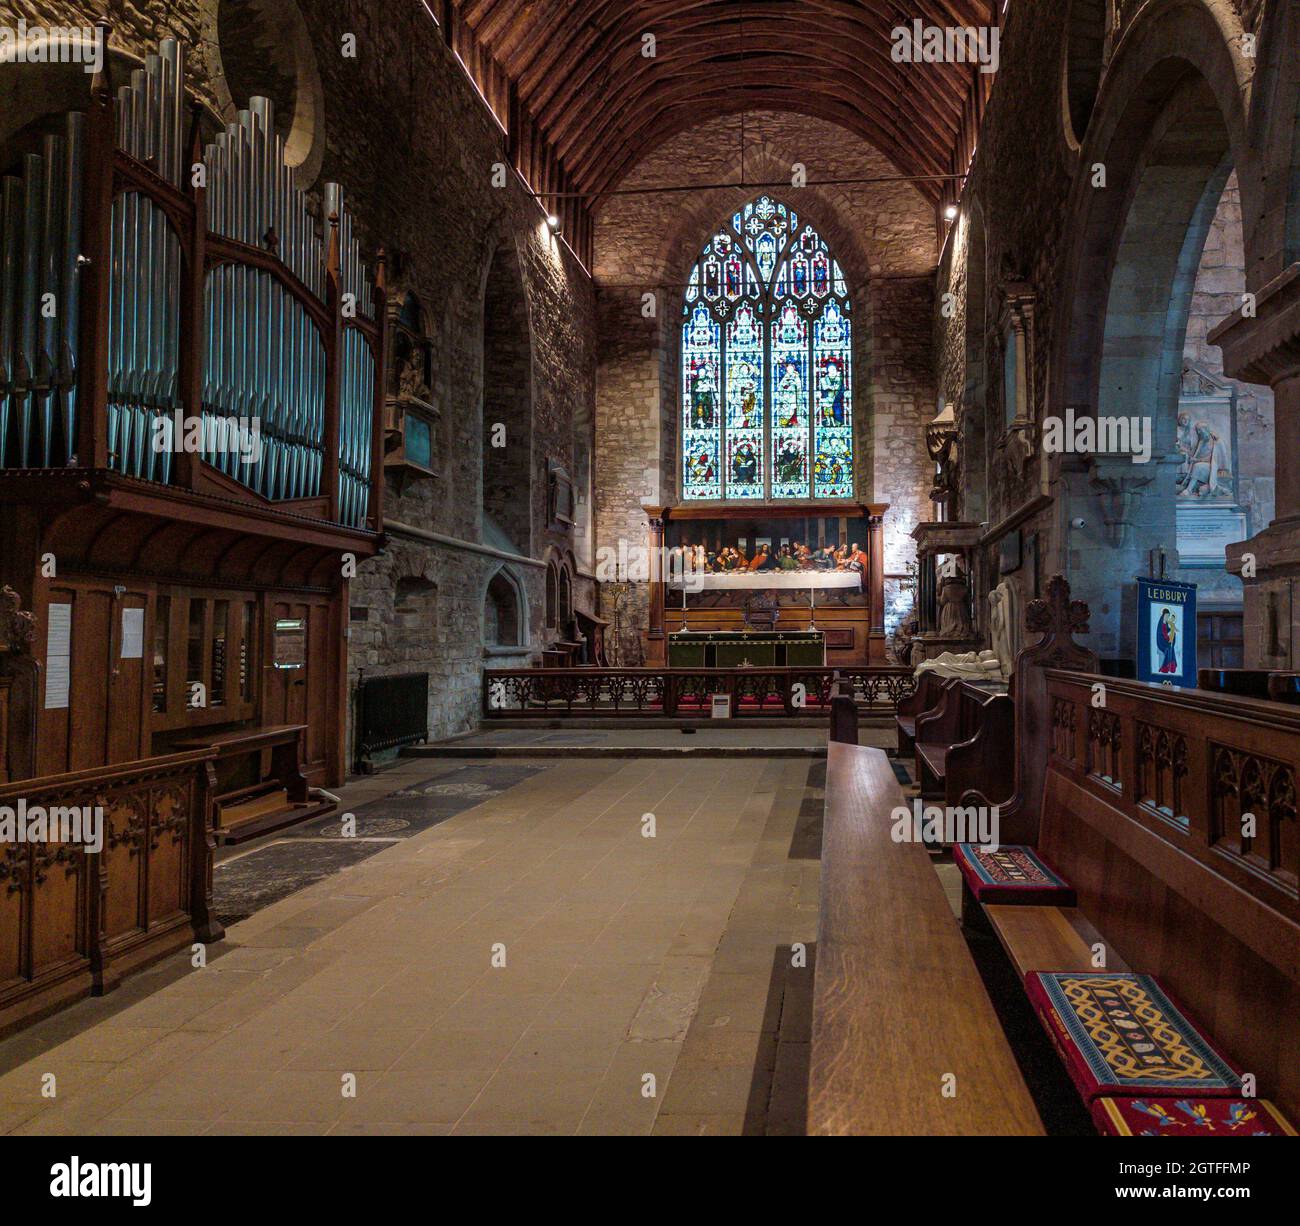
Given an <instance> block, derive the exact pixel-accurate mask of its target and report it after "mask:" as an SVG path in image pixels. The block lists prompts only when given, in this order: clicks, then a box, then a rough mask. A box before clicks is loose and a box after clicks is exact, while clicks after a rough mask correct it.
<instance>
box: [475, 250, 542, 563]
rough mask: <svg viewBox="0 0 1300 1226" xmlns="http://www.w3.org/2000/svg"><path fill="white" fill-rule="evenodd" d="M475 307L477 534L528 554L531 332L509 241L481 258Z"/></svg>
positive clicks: (520, 275) (517, 264) (523, 290)
mask: <svg viewBox="0 0 1300 1226" xmlns="http://www.w3.org/2000/svg"><path fill="white" fill-rule="evenodd" d="M482 303H483V316H482V318H483V333H482V336H483V347H482V362H483V367H482V369H483V382H482V387H483V435H482V440H483V462H482V482H483V484H482V489H483V499H482V513H483V535H484V539H485V540H493V539H494V537H495V538H499V539H500V543H504V544H507V545H509V546H510V547H512V548H513V549H514V550H515V551H516V552H519V553H523V554H531V552H532V524H533V342H532V327H531V324H530V320H529V309H528V293H527V288H526V285H525V281H524V274H523V266H522V261H521V260H520V257H519V252H518V249H517V247H516V245H515V243H514V241H513V240H512V239H510V238H508V237H507V238H503V239H501V240H500V241H498V242H497V243H496V244H495V247H494V248H493V250H492V254H491V257H490V259H489V260H488V263H487V268H486V271H485V274H484V277H483V297H482Z"/></svg>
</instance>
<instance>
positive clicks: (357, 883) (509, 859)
mask: <svg viewBox="0 0 1300 1226" xmlns="http://www.w3.org/2000/svg"><path fill="white" fill-rule="evenodd" d="M536 765H537V767H538V769H537V770H535V771H534V772H531V773H527V772H523V771H520V772H519V773H520V774H526V777H524V778H522V779H521V780H520V781H518V782H515V783H513V785H512V786H508V787H507V788H506V790H503V791H500V792H494V791H492V789H491V788H489V789H488V792H489V793H490V794H489V795H487V796H486V797H485V798H484V799H483V800H482V801H481V803H479V802H477V801H476V802H475V803H473V804H472V806H471V807H463V806H462V807H460V808H459V809H456V807H455V806H452V808H451V809H449V810H447V811H446V812H439V813H438V814H437V820H436V821H433V822H432V824H428V823H427V822H426V823H424V824H421V823H420V822H415V823H413V824H412V826H411V828H408V829H407V830H406V831H405V832H404V833H396V834H394V833H393V832H392V831H389V833H386V834H383V835H382V837H378V840H377V841H378V843H379V844H380V845H379V847H378V849H377V850H375V851H374V853H373V854H370V855H368V856H366V857H365V858H364V859H361V860H359V861H358V862H355V863H352V864H350V865H345V866H343V867H339V866H337V865H332V866H331V867H330V868H329V874H330V875H326V876H321V877H319V878H311V879H310V882H309V883H308V884H305V885H304V886H303V888H301V889H298V890H297V891H296V892H294V893H291V894H289V896H287V897H283V898H280V899H279V900H278V901H272V902H270V903H269V904H268V905H265V906H262V907H261V909H260V910H255V911H254V912H253V913H252V914H251V916H250V917H249V918H246V919H243V920H241V921H239V922H237V923H235V924H233V925H232V926H231V927H230V929H229V932H228V936H227V939H226V940H225V941H224V942H223V943H221V944H219V945H215V946H213V947H212V948H211V949H210V950H208V951H207V952H208V961H207V965H206V967H204V968H202V969H194V968H192V967H191V965H190V960H189V958H188V957H185V958H174V959H170V960H168V961H167V962H164V963H162V964H159V965H158V966H157V967H155V968H153V969H151V970H149V971H147V972H144V973H142V974H140V975H137V976H135V977H133V978H132V979H130V980H129V981H128V982H127V983H126V984H125V985H124V986H123V987H122V988H121V989H119V990H118V991H117V992H116V993H114V994H112V995H110V996H108V997H105V998H102V999H98V1000H90V1001H84V1002H82V1003H80V1004H78V1005H76V1006H74V1007H73V1008H71V1009H69V1010H66V1011H65V1012H63V1013H62V1014H60V1015H58V1016H56V1017H55V1018H52V1019H50V1020H48V1021H46V1022H44V1023H42V1024H40V1025H38V1026H36V1027H34V1028H32V1029H30V1030H29V1031H27V1032H25V1033H23V1034H21V1035H19V1036H16V1037H13V1038H10V1039H8V1040H6V1041H4V1042H0V1132H16V1133H46V1134H65V1135H66V1134H75V1135H86V1134H96V1135H112V1134H127V1133H179V1134H198V1133H217V1134H240V1133H259V1134H260V1133H316V1134H320V1133H335V1134H356V1133H375V1134H384V1133H403V1132H416V1133H430V1134H443V1133H452V1132H454V1133H462V1134H474V1133H477V1134H502V1133H530V1134H545V1133H579V1132H581V1133H632V1134H647V1133H651V1132H656V1133H677V1134H680V1133H689V1134H702V1133H715V1134H739V1133H763V1132H768V1133H774V1132H775V1133H779V1132H795V1133H797V1132H800V1131H802V1127H803V1118H802V1103H803V1095H804V1079H805V1078H806V1063H807V1044H808V1001H809V999H810V989H811V981H812V964H813V958H814V956H815V950H814V949H813V947H812V944H811V943H812V941H813V939H814V937H815V934H816V924H817V892H818V874H819V864H818V859H817V857H818V856H819V854H820V814H821V792H820V784H821V782H822V780H823V779H824V764H822V763H817V762H810V761H808V760H806V759H803V760H800V759H782V758H780V757H772V758H770V759H768V760H763V761H755V760H753V759H747V760H740V761H728V760H726V759H697V760H686V761H682V762H680V763H675V764H674V765H673V766H672V767H671V768H666V767H665V765H664V764H663V763H662V762H654V761H648V760H629V759H623V760H572V761H568V762H556V761H554V760H548V761H545V762H539V763H537V764H536ZM463 769H464V764H463V763H453V762H446V763H435V762H433V761H429V760H409V761H404V762H402V763H400V764H399V765H398V766H397V767H395V768H394V769H393V770H392V771H389V772H385V774H383V775H382V776H379V777H376V778H372V779H368V780H365V781H362V782H359V783H357V784H355V785H353V786H351V787H349V788H348V789H347V790H346V791H345V794H344V797H343V799H344V801H345V808H346V809H348V810H351V811H356V812H358V814H359V815H360V814H361V813H364V812H369V813H375V812H380V813H382V812H383V810H384V807H385V805H384V804H375V803H372V802H377V801H382V800H383V798H384V797H385V796H387V795H388V794H389V793H392V792H394V791H399V790H400V792H401V793H402V795H403V796H411V795H416V796H418V795H421V794H423V793H424V792H426V791H427V792H428V793H429V794H430V795H433V794H436V793H438V792H439V788H438V786H437V785H438V781H439V780H448V788H443V789H442V791H443V792H445V791H448V790H449V789H450V791H451V792H452V793H455V792H456V788H457V786H459V785H457V784H456V783H455V782H454V780H450V778H449V773H450V772H455V771H460V770H463ZM461 794H463V788H462V789H461ZM471 799H474V798H473V796H471ZM385 803H389V802H385ZM391 803H392V804H393V805H394V806H395V811H397V799H396V798H394V800H393V801H392V802H391ZM403 804H405V801H403ZM416 808H418V806H417V805H415V804H414V803H413V804H411V805H407V806H406V807H405V808H403V809H401V811H402V812H403V813H404V814H407V815H408V816H409V814H410V813H411V812H413V811H414V810H415V809H416ZM650 814H653V827H654V829H653V837H644V835H645V833H646V831H647V829H648V826H647V823H648V821H649V819H648V817H647V815H650ZM376 829H381V827H376ZM382 829H384V830H387V829H388V827H382ZM295 837H296V838H298V839H299V842H300V843H301V845H302V847H303V848H304V849H310V848H311V847H312V846H314V844H315V843H316V842H317V841H321V840H324V839H326V838H329V839H333V840H334V841H335V842H336V843H337V842H338V841H339V839H338V834H337V832H330V831H325V830H322V831H318V832H315V833H314V834H313V833H312V832H308V833H307V835H306V836H301V835H299V836H295ZM357 837H358V838H366V837H371V836H367V835H366V834H365V833H364V828H363V829H361V830H359V831H358V835H357ZM284 842H285V840H280V839H276V838H271V839H267V840H263V841H262V843H261V844H255V845H249V847H248V848H241V849H238V850H237V851H236V852H235V853H232V855H230V856H227V857H226V860H225V861H224V862H223V868H222V869H219V871H218V880H219V881H220V878H221V872H222V871H223V870H224V869H225V868H226V867H227V866H229V867H235V866H236V865H237V862H238V858H241V857H244V856H256V855H258V854H259V852H261V851H262V850H264V849H266V848H272V849H275V850H276V851H277V854H283V853H280V852H279V850H278V849H279V848H282V847H283V846H284ZM303 854H306V851H304V853H303ZM232 861H233V863H232ZM219 902H220V899H219ZM254 905H256V904H254ZM800 942H804V943H807V949H806V952H805V950H804V949H803V947H802V946H799V945H798V944H797V943H800Z"/></svg>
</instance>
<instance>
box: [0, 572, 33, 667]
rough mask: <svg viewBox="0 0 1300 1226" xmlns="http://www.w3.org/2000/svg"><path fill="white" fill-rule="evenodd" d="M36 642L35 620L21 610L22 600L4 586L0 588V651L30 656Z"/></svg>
mask: <svg viewBox="0 0 1300 1226" xmlns="http://www.w3.org/2000/svg"><path fill="white" fill-rule="evenodd" d="M35 641H36V618H35V617H33V616H32V614H31V613H28V612H26V611H25V610H24V609H23V602H22V598H21V597H20V596H19V595H18V593H17V592H15V591H14V589H13V588H11V587H9V586H8V584H6V585H5V586H4V587H3V588H0V651H8V652H11V653H12V654H13V655H16V656H25V655H30V654H31V650H32V644H33V643H34V642H35Z"/></svg>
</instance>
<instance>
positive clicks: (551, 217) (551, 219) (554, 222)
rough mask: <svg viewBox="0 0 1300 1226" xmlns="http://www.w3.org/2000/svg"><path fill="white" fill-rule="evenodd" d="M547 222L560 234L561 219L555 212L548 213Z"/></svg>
mask: <svg viewBox="0 0 1300 1226" xmlns="http://www.w3.org/2000/svg"><path fill="white" fill-rule="evenodd" d="M546 224H547V225H548V226H550V227H551V229H552V231H554V233H556V234H558V233H559V232H560V219H559V218H558V217H556V215H555V214H554V213H547V214H546Z"/></svg>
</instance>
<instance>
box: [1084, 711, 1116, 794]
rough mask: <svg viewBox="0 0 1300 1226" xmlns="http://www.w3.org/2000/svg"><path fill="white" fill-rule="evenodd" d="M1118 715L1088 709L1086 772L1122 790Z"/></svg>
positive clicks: (1111, 712)
mask: <svg viewBox="0 0 1300 1226" xmlns="http://www.w3.org/2000/svg"><path fill="white" fill-rule="evenodd" d="M1123 739H1124V738H1123V734H1122V733H1121V731H1120V719H1119V716H1118V715H1116V714H1115V712H1113V711H1104V710H1100V709H1098V708H1091V709H1090V710H1089V711H1088V757H1087V770H1088V774H1090V775H1095V776H1096V777H1097V778H1098V779H1101V780H1103V781H1104V782H1106V783H1109V784H1110V785H1111V786H1112V787H1116V788H1119V789H1120V790H1121V791H1122V790H1123V787H1124V784H1123V774H1122V768H1121V766H1120V750H1121V748H1122V746H1123Z"/></svg>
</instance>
